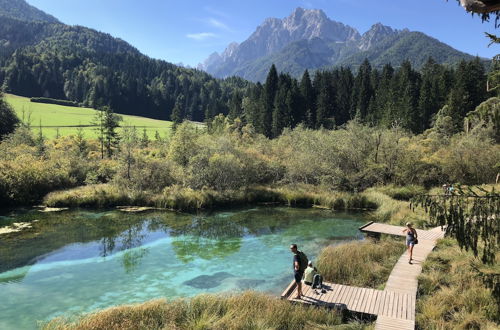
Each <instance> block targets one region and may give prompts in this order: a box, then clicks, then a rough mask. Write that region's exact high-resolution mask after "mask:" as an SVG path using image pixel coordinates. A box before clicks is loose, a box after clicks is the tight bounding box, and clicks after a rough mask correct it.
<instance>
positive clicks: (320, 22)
mask: <svg viewBox="0 0 500 330" xmlns="http://www.w3.org/2000/svg"><path fill="white" fill-rule="evenodd" d="M429 57H432V58H434V60H435V61H436V62H437V63H440V64H455V63H457V62H458V61H460V60H461V59H465V60H470V59H472V58H473V56H471V55H469V54H466V53H463V52H460V51H458V50H456V49H454V48H452V47H450V46H448V45H446V44H444V43H442V42H440V41H439V40H436V39H434V38H432V37H430V36H428V35H426V34H424V33H421V32H415V31H409V30H408V29H404V30H395V29H392V28H391V27H389V26H385V25H382V24H381V23H377V24H374V25H373V26H372V27H371V28H370V29H369V30H368V31H367V32H365V33H363V34H362V35H361V34H360V33H359V32H358V31H357V30H356V29H355V28H353V27H350V26H348V25H345V24H343V23H340V22H336V21H334V20H331V19H329V18H328V17H327V16H326V14H325V13H324V12H323V11H322V10H318V9H303V8H297V9H295V10H294V12H293V13H292V14H291V15H290V16H288V17H286V18H284V19H278V18H268V19H266V20H265V21H264V22H263V23H262V24H261V25H259V26H258V27H257V29H256V30H255V32H253V33H252V35H250V37H249V38H248V39H247V40H245V41H243V42H242V43H240V44H238V43H235V42H234V43H231V44H229V45H228V46H227V48H226V49H225V50H224V52H223V53H222V54H219V53H217V52H215V53H213V54H211V55H210V56H209V57H208V58H207V59H206V60H205V61H204V62H203V63H202V64H200V65H199V66H198V68H199V69H201V70H204V71H206V72H208V73H210V74H212V75H214V76H216V77H220V78H224V77H229V76H233V75H236V76H240V77H243V78H245V79H248V80H251V81H263V80H264V79H265V77H266V75H267V72H268V70H269V67H270V66H271V65H272V64H275V65H276V67H277V69H278V71H285V72H288V73H290V74H292V75H293V76H299V75H301V74H302V73H303V72H304V70H306V69H325V68H331V67H333V66H347V67H351V68H354V69H356V68H357V67H358V66H359V65H360V64H361V63H362V62H363V60H364V59H365V58H367V59H368V60H369V61H370V63H371V64H372V65H373V66H375V67H380V66H383V65H385V64H387V63H390V64H392V65H393V66H396V67H397V66H399V65H400V64H401V63H402V62H403V61H404V60H406V59H408V60H409V61H410V62H411V64H412V66H414V67H416V68H420V67H422V65H423V64H424V63H425V62H426V61H427V59H428V58H429Z"/></svg>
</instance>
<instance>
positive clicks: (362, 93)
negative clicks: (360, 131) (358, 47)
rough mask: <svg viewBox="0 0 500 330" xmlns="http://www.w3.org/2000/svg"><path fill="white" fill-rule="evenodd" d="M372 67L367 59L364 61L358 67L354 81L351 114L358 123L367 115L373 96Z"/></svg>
mask: <svg viewBox="0 0 500 330" xmlns="http://www.w3.org/2000/svg"><path fill="white" fill-rule="evenodd" d="M371 72H372V67H371V65H370V62H368V59H365V60H364V61H363V63H362V64H361V66H360V67H359V71H358V74H357V75H356V79H355V81H354V89H353V94H352V95H353V102H352V112H351V113H353V114H354V116H355V118H357V119H358V120H360V121H362V122H363V121H365V119H366V117H367V114H368V107H369V105H370V99H371V98H372V96H373V87H372V83H371Z"/></svg>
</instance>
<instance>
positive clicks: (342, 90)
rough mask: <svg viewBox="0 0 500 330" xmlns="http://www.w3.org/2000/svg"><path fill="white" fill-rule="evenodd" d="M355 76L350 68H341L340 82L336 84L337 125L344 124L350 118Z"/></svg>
mask: <svg viewBox="0 0 500 330" xmlns="http://www.w3.org/2000/svg"><path fill="white" fill-rule="evenodd" d="M353 82H354V77H353V75H352V72H351V70H350V69H348V68H340V72H339V79H338V83H337V84H336V85H337V86H336V91H337V95H336V104H337V111H336V114H335V122H336V124H337V125H343V124H345V123H347V121H349V120H350V119H353V118H352V117H351V116H350V110H351V95H352V89H353Z"/></svg>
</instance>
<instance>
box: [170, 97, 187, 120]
mask: <svg viewBox="0 0 500 330" xmlns="http://www.w3.org/2000/svg"><path fill="white" fill-rule="evenodd" d="M184 104H185V99H184V95H182V94H181V95H179V96H178V97H177V100H175V105H174V108H173V109H172V114H171V115H170V120H171V121H173V122H174V124H180V123H182V120H183V119H184Z"/></svg>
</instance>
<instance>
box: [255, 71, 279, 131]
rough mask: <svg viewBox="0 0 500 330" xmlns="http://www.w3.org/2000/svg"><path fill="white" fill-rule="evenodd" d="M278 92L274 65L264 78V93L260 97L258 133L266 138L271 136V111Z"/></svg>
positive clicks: (276, 73)
mask: <svg viewBox="0 0 500 330" xmlns="http://www.w3.org/2000/svg"><path fill="white" fill-rule="evenodd" d="M277 91H278V71H277V70H276V67H275V66H274V64H273V65H272V66H271V69H270V70H269V73H268V75H267V78H266V83H265V85H264V93H263V95H262V103H263V106H262V109H261V111H262V112H261V116H260V125H259V128H260V129H261V131H260V132H259V133H262V134H264V135H265V136H267V137H271V136H272V120H273V110H274V99H275V98H276V93H277Z"/></svg>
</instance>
